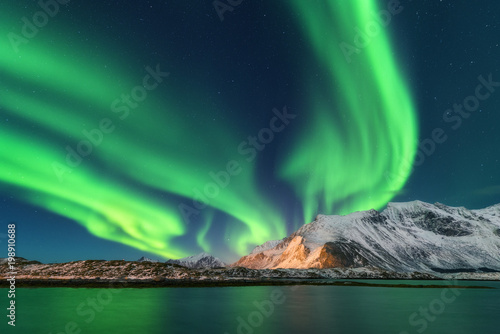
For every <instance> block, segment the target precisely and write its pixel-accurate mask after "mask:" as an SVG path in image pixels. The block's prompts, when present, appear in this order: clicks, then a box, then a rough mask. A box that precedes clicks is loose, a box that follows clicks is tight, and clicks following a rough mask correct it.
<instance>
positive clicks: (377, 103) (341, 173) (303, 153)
mask: <svg viewBox="0 0 500 334" xmlns="http://www.w3.org/2000/svg"><path fill="white" fill-rule="evenodd" d="M292 2H293V4H294V6H295V9H296V11H297V12H298V13H300V15H299V17H300V19H301V23H302V25H303V26H305V28H306V30H307V31H306V36H307V37H308V39H309V40H310V41H311V45H312V48H313V51H314V53H315V55H316V57H317V59H318V60H319V61H320V63H321V65H323V68H324V69H325V71H326V72H327V75H326V77H327V78H328V79H327V82H326V83H324V82H321V83H318V82H317V80H316V81H311V80H309V82H310V84H309V88H310V89H311V91H310V92H309V96H310V100H309V103H308V105H307V106H306V108H307V110H308V111H309V112H311V114H312V116H311V118H310V120H309V123H308V124H307V125H306V126H305V127H304V129H303V132H302V134H301V135H300V136H297V138H296V142H295V145H294V146H293V147H292V148H291V150H290V151H289V153H290V155H289V156H288V157H287V158H286V159H284V163H283V164H282V167H281V176H282V177H283V178H284V179H285V180H287V181H288V182H290V183H291V184H293V186H294V189H295V191H296V193H297V196H298V197H299V198H301V199H302V203H303V206H304V207H303V214H304V221H306V222H307V221H310V220H311V219H312V218H313V217H314V215H315V214H317V213H324V214H332V213H335V214H348V213H350V212H354V211H361V210H369V209H379V208H381V207H383V206H384V205H386V204H387V202H389V201H390V200H391V198H393V197H394V196H395V195H396V194H397V193H398V192H399V191H400V190H401V189H402V188H403V186H404V184H405V182H406V179H407V178H408V176H409V174H410V172H411V169H410V168H408V162H411V161H413V159H414V156H415V154H416V150H417V145H416V143H417V136H418V125H417V120H416V116H415V111H414V107H413V104H412V100H411V97H410V93H409V92H408V88H407V87H406V85H405V82H404V80H403V78H402V77H401V74H400V72H399V71H398V68H397V65H396V61H395V60H394V56H393V54H394V53H393V50H392V49H391V46H390V43H389V37H388V35H387V32H386V31H385V30H387V28H383V27H382V28H381V29H380V31H379V33H378V34H373V35H374V36H373V37H371V38H370V42H369V44H368V45H367V46H366V47H365V48H364V49H358V52H357V53H354V54H353V55H351V60H352V63H348V62H347V59H346V57H345V55H344V53H343V52H342V50H341V48H340V44H341V43H342V42H345V43H348V44H349V45H355V43H354V42H353V40H354V36H355V34H356V32H355V30H354V28H355V27H358V28H359V29H361V30H364V29H365V27H366V25H367V23H368V22H373V21H374V15H373V14H374V13H377V12H378V11H379V10H380V9H385V8H380V7H378V6H377V1H374V0H350V1H337V0H329V1H314V2H310V1H302V0H294V1H292ZM392 19H393V20H394V17H393V18H392ZM384 29H385V30H384ZM332 96H334V98H332ZM394 175H398V177H393V176H394Z"/></svg>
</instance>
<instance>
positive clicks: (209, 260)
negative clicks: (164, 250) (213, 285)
mask: <svg viewBox="0 0 500 334" xmlns="http://www.w3.org/2000/svg"><path fill="white" fill-rule="evenodd" d="M166 263H171V264H178V265H181V266H183V267H187V268H218V267H225V266H226V264H225V263H224V262H223V261H221V260H220V259H219V258H217V257H215V256H213V255H210V254H208V253H205V252H203V253H200V254H198V255H193V256H188V257H184V258H182V259H178V260H168V261H167V262H166Z"/></svg>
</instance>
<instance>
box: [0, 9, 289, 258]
mask: <svg viewBox="0 0 500 334" xmlns="http://www.w3.org/2000/svg"><path fill="white" fill-rule="evenodd" d="M20 17H21V16H20ZM3 24H4V26H0V33H2V36H4V35H6V34H7V32H8V31H9V29H10V28H8V27H15V26H16V23H15V22H7V21H4V22H3ZM52 34H54V32H52ZM109 52H110V54H108V55H101V56H100V57H101V59H96V58H95V57H94V59H93V61H92V62H91V61H88V60H86V59H85V58H84V57H78V53H77V52H75V50H74V48H72V49H71V50H69V49H68V48H67V47H66V46H64V45H63V44H58V43H56V42H55V41H54V40H52V38H51V31H50V27H49V26H47V27H45V29H44V34H39V35H38V36H37V37H36V38H34V39H33V40H31V41H30V43H29V44H27V45H23V46H22V48H21V52H20V53H19V54H16V53H14V52H13V51H12V49H11V45H9V42H8V40H6V39H1V40H0V73H1V74H2V79H3V80H2V82H1V83H0V108H1V109H2V112H5V113H8V114H10V115H12V116H13V117H14V118H13V120H14V119H15V118H19V119H21V120H22V122H26V125H27V126H18V127H14V126H13V127H12V129H11V128H7V129H6V130H5V131H3V133H2V149H1V150H0V159H1V161H2V165H1V168H0V182H2V183H4V184H5V185H14V186H15V187H16V188H14V189H16V190H15V191H16V193H17V194H18V196H19V197H21V198H23V199H24V200H26V201H28V202H30V203H32V204H35V205H39V206H41V207H44V208H46V209H48V210H50V211H53V212H55V213H58V214H61V215H63V216H65V217H68V218H71V219H74V220H75V221H77V222H79V223H80V224H82V225H84V226H85V227H86V228H87V229H88V230H89V231H90V232H91V233H93V234H94V235H96V236H99V237H102V238H106V239H109V240H114V241H117V242H121V243H124V244H127V245H130V246H133V247H136V248H138V249H141V250H145V251H149V252H152V253H156V254H159V255H161V256H164V257H172V258H177V257H181V256H187V255H190V253H192V252H193V251H194V250H192V247H193V246H192V245H188V246H179V247H177V246H174V245H175V243H170V242H169V240H172V239H173V238H175V237H177V236H181V235H183V234H185V233H187V231H188V228H190V229H193V228H195V227H193V226H188V225H189V222H188V221H186V219H185V217H184V216H183V215H182V213H181V211H180V210H179V207H178V204H180V203H187V204H188V205H190V206H192V199H194V200H199V197H198V193H197V191H200V192H203V191H204V187H205V186H206V185H207V184H208V183H211V182H214V181H213V179H211V177H210V176H209V173H210V172H213V173H215V174H217V173H218V172H220V171H221V170H225V169H226V166H227V163H228V162H229V161H231V160H236V161H238V162H241V164H240V165H239V169H240V171H239V173H238V175H236V176H233V177H232V178H231V180H230V182H229V184H228V185H227V187H220V189H219V190H218V194H217V195H216V196H215V197H214V198H210V199H209V201H208V203H207V204H208V206H207V209H206V210H213V209H211V208H215V209H218V210H221V211H224V212H226V213H228V214H229V215H231V216H233V217H234V218H235V219H233V220H232V224H233V225H240V227H239V228H238V230H239V232H240V234H239V235H233V236H232V238H230V240H229V241H228V243H229V245H228V246H229V247H230V248H231V249H232V250H234V251H235V252H237V253H239V254H245V253H246V252H248V251H249V250H250V249H251V248H252V247H253V246H255V244H259V243H263V242H265V241H267V240H269V239H274V238H279V237H282V236H283V235H284V234H286V229H285V226H284V223H283V221H282V219H281V218H280V216H279V215H278V214H277V209H275V208H272V206H271V205H270V204H269V203H267V202H266V199H265V196H263V195H262V194H260V193H259V191H258V189H257V182H256V180H255V179H254V172H255V170H254V168H255V166H254V165H253V164H251V163H247V162H246V161H245V159H244V158H243V157H241V156H239V155H238V153H237V145H238V143H239V142H240V141H241V139H240V138H238V137H236V136H234V134H232V133H231V132H230V131H228V129H231V126H230V125H228V124H225V122H224V121H222V120H218V121H217V122H211V121H209V117H213V116H210V115H212V114H213V113H211V112H210V110H207V106H206V105H203V104H202V102H199V101H204V100H205V99H206V97H200V98H196V95H197V94H198V92H189V94H185V93H182V92H179V91H176V87H172V86H169V87H168V89H167V88H166V87H160V88H157V89H158V92H155V91H151V92H149V94H148V96H147V98H146V99H144V101H140V106H138V107H130V106H127V105H126V104H125V103H123V102H120V101H119V99H120V96H122V94H124V93H125V94H130V92H131V89H132V88H133V87H136V86H138V85H139V84H141V83H142V82H143V80H142V79H143V77H138V78H135V79H134V78H132V79H130V78H129V77H128V76H127V74H125V73H121V72H120V71H119V70H116V69H113V70H111V69H108V70H105V71H103V70H102V69H100V68H95V66H94V64H96V63H97V64H102V63H106V58H107V59H111V58H116V56H114V57H113V55H112V54H111V53H112V50H110V51H109ZM68 54H71V56H68ZM63 55H65V56H63ZM151 67H152V68H155V66H154V64H153V65H152V66H151ZM160 67H161V66H160ZM147 73H148V72H147V71H146V70H144V73H143V75H146V74H147ZM177 80H179V79H177ZM155 93H156V94H155ZM199 94H200V95H202V94H203V93H202V92H200V93H199ZM117 100H118V102H119V103H116V104H115V107H116V108H115V109H113V108H112V105H113V102H115V101H117ZM124 108H125V109H128V110H127V111H126V113H125V112H124V111H123V110H125V109H124ZM186 110H187V111H188V112H185V111H186ZM191 110H198V111H203V112H199V113H198V119H197V120H193V119H191V118H189V117H186V115H187V114H189V111H191ZM214 112H217V111H215V110H214ZM124 116H126V117H124ZM104 118H107V119H110V120H111V122H112V123H111V125H110V128H111V129H112V131H110V133H107V134H103V135H102V136H100V135H97V137H98V139H99V140H97V141H98V144H95V145H93V147H92V152H91V153H90V154H89V155H88V156H86V157H83V159H81V161H79V162H78V164H76V166H70V165H69V164H68V163H67V160H66V156H67V154H68V152H69V151H68V150H67V147H71V149H73V150H75V151H78V150H77V144H78V143H79V142H80V141H82V140H87V139H88V138H87V137H85V135H84V133H83V131H84V130H85V131H87V132H92V131H93V130H94V129H96V128H99V124H100V121H101V120H102V119H104ZM17 122H21V121H19V120H18V121H17ZM13 124H14V123H13ZM73 161H75V158H73ZM54 163H56V164H57V166H59V167H58V168H59V169H58V170H59V171H60V173H59V174H60V176H61V177H60V180H59V179H58V176H56V173H55V171H54ZM103 166H104V168H105V169H104V171H105V172H104V173H103V172H102V171H103ZM106 170H107V172H106ZM103 174H104V175H106V176H104V175H103ZM9 189H11V190H10V191H13V190H12V188H9ZM154 191H163V192H165V193H168V194H172V195H178V196H181V197H180V199H178V200H175V201H172V200H171V201H169V202H165V201H162V202H161V203H160V201H159V200H158V199H157V198H155V197H153V196H152V195H151V193H153V192H154ZM182 198H184V199H182ZM256 207H258V208H259V210H255V208H256ZM198 214H199V215H201V216H206V215H205V213H204V212H203V210H200V212H199V213H197V215H198ZM194 218H196V217H194ZM210 227H211V224H210V222H206V223H205V224H204V225H203V227H201V229H200V230H199V231H198V232H197V238H196V239H197V241H198V243H199V246H200V248H202V249H208V248H209V243H208V242H207V241H206V240H205V237H204V236H205V235H206V234H207V233H208V229H209V228H210Z"/></svg>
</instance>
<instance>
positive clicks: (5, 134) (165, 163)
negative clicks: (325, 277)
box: [0, 0, 500, 258]
mask: <svg viewBox="0 0 500 334" xmlns="http://www.w3.org/2000/svg"><path fill="white" fill-rule="evenodd" d="M388 3H392V2H391V1H389V2H381V1H375V0H355V1H345V2H342V1H338V0H329V1H323V2H318V3H314V4H313V3H310V2H306V1H302V0H294V1H290V2H289V3H287V5H286V6H285V8H283V7H279V6H277V5H271V4H266V3H265V2H263V1H260V2H256V3H255V4H251V3H250V2H248V3H243V4H241V5H239V6H238V7H236V8H235V9H234V11H232V12H231V14H230V15H227V17H226V18H225V20H224V21H223V22H220V20H219V17H218V15H217V13H216V12H215V11H214V10H213V8H212V6H211V4H210V3H206V4H203V5H202V4H198V5H196V4H184V3H182V2H176V1H174V2H172V3H164V2H161V1H147V2H145V3H144V4H140V5H137V4H127V5H125V4H123V5H121V6H118V5H117V4H113V3H111V2H106V1H104V2H103V3H102V4H99V5H95V4H94V5H91V4H80V3H76V2H72V1H70V2H68V4H67V5H58V6H60V7H59V9H58V11H57V13H56V14H54V15H53V16H48V19H47V23H46V24H44V25H43V26H42V27H39V29H38V32H37V33H36V35H35V36H34V37H32V38H28V39H27V41H28V42H27V43H22V44H19V45H18V47H17V48H18V50H17V51H18V52H16V50H15V49H16V48H13V46H12V43H11V42H12V38H10V39H9V37H8V36H11V37H12V33H15V34H18V35H20V36H22V27H23V24H24V22H25V21H23V20H22V18H23V17H26V18H28V19H29V20H32V19H33V15H34V14H35V13H37V12H38V11H41V10H42V9H41V7H39V6H38V5H37V4H35V3H31V2H28V1H24V2H21V3H16V4H2V5H0V10H1V11H2V12H3V13H9V15H8V16H6V17H5V18H4V19H2V22H0V36H3V37H2V38H1V39H0V76H1V81H0V113H1V115H2V117H1V118H2V120H1V121H2V123H1V134H0V135H1V137H0V138H1V143H2V148H1V149H0V161H1V165H0V187H1V188H0V195H2V196H4V197H5V198H8V199H9V200H8V201H15V203H16V204H15V207H19V206H22V205H26V208H27V210H31V208H39V209H40V210H42V211H41V212H43V213H41V214H40V215H41V216H42V218H41V219H40V221H41V223H40V224H44V223H43V222H44V220H45V219H46V220H48V218H43V217H49V216H50V217H53V216H52V215H57V216H60V217H63V218H64V219H65V221H66V222H67V224H79V225H80V226H83V227H84V228H85V229H86V230H87V231H88V234H89V235H92V236H96V237H99V238H100V239H103V240H107V241H110V242H109V245H110V246H109V248H111V247H113V246H112V245H115V242H116V243H118V244H122V245H126V246H130V247H132V248H133V249H135V250H138V251H139V253H141V254H153V255H156V256H158V257H161V258H179V257H183V256H188V255H192V254H194V253H197V252H200V251H202V250H203V251H207V252H214V253H215V254H219V255H220V254H228V257H231V258H234V257H235V256H241V255H245V254H247V253H248V252H249V251H251V249H252V248H253V247H254V246H255V245H257V244H261V243H263V242H265V241H268V240H274V239H281V238H283V237H285V236H287V235H288V234H289V233H290V232H293V231H294V230H295V229H296V228H297V227H298V226H300V225H302V224H304V223H308V222H310V221H312V220H313V219H314V217H315V215H316V214H318V213H323V214H347V213H350V212H353V211H360V210H368V209H372V208H373V209H380V208H383V207H384V206H385V205H386V204H387V203H388V202H389V201H391V200H394V199H399V200H407V198H406V197H402V194H405V193H407V188H408V187H410V188H411V187H413V185H414V184H415V182H417V183H419V182H421V181H419V180H422V177H423V175H424V174H425V175H429V171H428V169H427V168H430V166H433V168H435V169H438V168H439V167H436V166H435V164H438V163H439V161H441V160H440V159H445V158H446V159H449V157H450V155H448V154H443V155H441V153H439V154H436V158H435V159H436V160H435V162H432V160H431V161H430V162H429V163H428V164H426V165H425V166H423V167H422V168H420V169H419V170H416V171H414V174H412V171H411V170H410V169H409V168H408V161H410V162H411V161H413V160H414V157H415V154H416V152H417V149H418V140H419V137H421V136H422V133H424V135H425V134H426V132H425V131H427V130H428V129H432V128H433V127H436V126H437V125H435V123H432V122H433V121H434V120H433V119H432V116H431V115H432V114H431V113H430V112H429V113H427V109H429V110H431V109H437V110H438V111H436V112H435V113H439V111H440V110H441V109H438V107H436V106H434V107H433V108H427V107H428V105H425V107H426V108H424V110H423V111H422V110H421V109H422V108H421V105H419V103H417V102H416V97H417V96H420V95H419V94H420V92H421V89H420V88H418V89H417V88H416V86H417V83H416V79H413V77H412V75H413V73H412V71H411V70H409V69H408V68H409V65H408V62H409V60H408V58H406V57H405V51H406V49H405V48H404V47H406V48H413V47H414V46H411V45H404V47H403V46H402V45H401V43H397V41H398V38H401V36H400V35H399V33H398V32H397V29H396V28H398V27H399V28H400V27H401V26H402V25H403V24H406V23H405V20H406V21H408V20H409V19H408V17H410V16H411V15H413V14H414V13H415V4H414V3H412V4H411V7H410V4H409V3H407V2H403V1H402V2H401V3H400V4H399V6H397V5H395V7H394V6H393V7H391V8H393V9H394V10H396V11H397V14H394V15H393V16H392V17H391V22H389V23H387V25H386V26H383V24H381V23H380V22H379V23H378V27H379V29H378V30H377V31H374V32H372V35H371V36H369V42H368V43H367V45H366V47H363V48H362V49H358V50H357V51H356V52H355V53H353V54H352V59H351V60H350V61H346V57H345V53H343V50H342V48H341V47H339V45H341V44H342V43H349V44H354V41H353V40H354V38H355V35H356V33H357V31H358V30H357V29H358V28H359V29H362V31H365V30H363V29H365V28H366V27H367V25H369V24H372V22H376V20H377V17H378V19H383V18H380V14H378V16H377V13H379V12H380V10H386V9H387V8H388ZM387 10H388V9H387ZM271 17H274V18H275V21H271ZM190 22H198V24H196V25H192V24H191V23H190ZM250 22H252V24H250ZM278 23H279V24H278ZM285 32H286V33H285ZM9 34H11V35H9ZM417 42H418V41H415V43H417ZM408 44H410V43H408ZM478 70H479V69H478ZM490 72H492V70H491V69H490V70H489V72H478V73H477V75H479V74H481V73H485V74H487V73H490ZM474 73H476V72H474ZM477 75H475V76H472V79H475V77H477ZM468 79H470V77H468ZM464 80H465V79H464ZM464 85H465V84H464ZM464 87H465V86H464ZM456 95H458V96H457V97H456V99H458V98H460V97H462V95H463V94H455V95H451V96H450V97H449V100H447V101H443V106H439V108H444V106H445V103H452V102H453V99H454V98H455V96H456ZM486 103H488V104H489V103H494V101H493V98H492V99H490V100H488V101H486ZM420 104H422V103H420ZM483 109H485V110H486V109H487V105H485V106H484V108H483ZM287 113H288V114H289V115H295V116H296V117H294V118H290V119H286V117H285V116H283V114H285V115H286V114H287ZM422 113H424V114H425V117H424V116H422V115H421V114H422ZM435 121H436V122H437V121H439V118H437V119H436V120H435ZM278 128H279V131H277V130H276V129H278ZM263 129H267V130H263ZM427 132H428V131H427ZM452 145H454V142H452V141H451V144H450V147H452ZM449 152H453V150H452V149H450V151H449ZM449 154H451V153H449ZM493 160H494V159H493ZM497 162H498V160H497ZM427 166H429V167H427ZM491 170H492V171H494V170H495V168H494V166H491ZM420 173H422V175H421V174H420ZM457 173H458V172H457ZM490 174H491V175H494V172H491V173H490ZM490 174H488V176H489V175H490ZM388 175H389V176H390V175H398V177H388ZM412 177H413V178H414V179H412ZM443 179H444V178H443ZM489 182H490V183H491V182H494V181H489ZM470 187H471V189H479V188H483V185H477V186H476V185H474V186H472V185H471V186H470ZM417 188H418V189H417ZM398 196H399V197H398ZM413 197H419V198H418V199H422V200H425V199H426V198H423V197H425V195H422V193H421V192H420V188H419V187H415V191H414V192H412V193H411V194H410V195H409V198H408V199H412V198H413ZM488 200H489V201H494V200H493V199H492V197H490V198H489V199H488ZM441 201H444V199H441ZM497 202H500V201H497ZM460 204H461V205H462V204H463V205H465V204H467V203H460ZM4 211H5V212H7V213H8V216H7V217H5V218H4V219H6V221H5V222H7V220H16V221H18V222H23V220H24V218H23V215H22V213H20V212H12V211H11V210H9V209H8V207H6V208H4ZM35 223H36V222H26V224H27V225H29V224H35ZM47 224H48V223H47ZM81 238H82V239H83V238H85V237H81ZM75 240H77V239H75ZM134 254H136V253H134Z"/></svg>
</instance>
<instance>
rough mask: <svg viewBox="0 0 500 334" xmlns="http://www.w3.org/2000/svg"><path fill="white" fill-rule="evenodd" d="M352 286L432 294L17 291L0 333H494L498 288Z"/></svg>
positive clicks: (348, 289) (309, 289)
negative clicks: (12, 310) (11, 312)
mask: <svg viewBox="0 0 500 334" xmlns="http://www.w3.org/2000/svg"><path fill="white" fill-rule="evenodd" d="M341 281H344V282H345V281H346V280H341ZM356 281H357V282H365V283H377V284H414V285H437V284H439V285H441V286H440V287H438V288H396V287H365V286H363V287H360V286H350V284H351V283H349V280H347V283H343V284H344V285H342V286H311V285H305V286H304V285H294V286H253V287H252V286H249V287H209V288H208V287H203V288H201V287H200V288H198V287H195V288H193V287H190V288H118V289H117V288H105V289H102V288H99V289H96V288H18V289H17V290H16V298H15V307H16V308H15V327H13V326H11V325H8V321H10V319H9V318H8V317H7V314H8V312H9V311H8V310H7V307H9V304H8V299H7V292H8V289H0V302H2V304H3V305H2V307H1V309H2V310H3V311H2V312H3V313H4V315H2V317H1V319H2V324H1V325H0V329H1V330H0V333H22V334H38V333H40V334H84V333H89V334H101V333H102V334H109V333H120V334H129V333H130V334H155V333H165V334H166V333H179V334H186V333H195V334H212V333H217V334H235V333H238V334H240V333H242V334H243V333H244V334H257V333H269V334H274V333H276V334H282V333H283V334H284V333H287V334H295V333H308V334H309V333H340V334H343V333H345V334H348V333H360V334H378V333H381V334H390V333H394V334H409V333H427V334H431V333H436V334H446V333H453V334H461V333H463V334H479V333H481V334H490V333H491V334H496V333H500V282H485V281H480V282H478V281H458V282H456V281H455V282H451V281H407V280H404V281H398V280H356ZM451 284H453V285H460V286H487V287H493V288H495V289H463V288H451V287H450V285H451Z"/></svg>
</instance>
